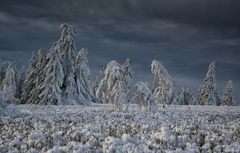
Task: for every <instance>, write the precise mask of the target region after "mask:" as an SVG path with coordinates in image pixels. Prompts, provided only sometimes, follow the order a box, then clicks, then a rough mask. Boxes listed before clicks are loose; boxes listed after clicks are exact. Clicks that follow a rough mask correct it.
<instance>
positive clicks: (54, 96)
mask: <svg viewBox="0 0 240 153" xmlns="http://www.w3.org/2000/svg"><path fill="white" fill-rule="evenodd" d="M44 71H45V72H46V78H45V80H44V84H43V85H42V86H41V94H40V95H39V98H40V99H41V100H40V102H39V104H41V105H62V104H64V103H63V99H62V95H61V94H62V90H61V87H62V85H63V78H64V73H63V68H62V65H61V63H60V60H59V56H58V55H57V54H53V55H52V58H51V59H50V61H49V62H48V64H47V66H46V67H45V69H44Z"/></svg>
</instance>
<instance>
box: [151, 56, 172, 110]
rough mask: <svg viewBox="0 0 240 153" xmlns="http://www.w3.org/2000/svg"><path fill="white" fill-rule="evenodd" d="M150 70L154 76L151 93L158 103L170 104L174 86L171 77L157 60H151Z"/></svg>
mask: <svg viewBox="0 0 240 153" xmlns="http://www.w3.org/2000/svg"><path fill="white" fill-rule="evenodd" d="M151 71H152V74H153V76H154V87H153V95H154V97H155V99H156V101H157V103H160V104H168V105H170V104H172V102H173V99H174V92H175V86H174V82H173V79H172V77H171V76H170V75H169V74H168V71H167V69H165V67H164V66H163V65H162V64H161V63H160V62H159V61H157V60H153V61H152V64H151Z"/></svg>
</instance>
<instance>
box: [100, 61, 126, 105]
mask: <svg viewBox="0 0 240 153" xmlns="http://www.w3.org/2000/svg"><path fill="white" fill-rule="evenodd" d="M122 79H123V70H122V66H121V65H120V64H119V63H117V62H116V61H111V62H110V63H108V64H107V65H106V66H105V67H104V69H103V78H102V80H101V81H100V83H99V86H98V88H97V89H96V97H97V98H98V99H100V100H101V101H102V102H105V103H108V102H109V99H108V94H109V92H111V90H112V88H113V86H114V85H115V83H116V81H117V80H122Z"/></svg>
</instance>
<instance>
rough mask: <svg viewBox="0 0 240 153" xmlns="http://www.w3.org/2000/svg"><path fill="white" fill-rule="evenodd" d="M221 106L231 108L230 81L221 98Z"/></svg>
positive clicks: (231, 89)
mask: <svg viewBox="0 0 240 153" xmlns="http://www.w3.org/2000/svg"><path fill="white" fill-rule="evenodd" d="M222 105H227V106H233V83H232V80H230V81H228V82H227V85H226V88H225V91H224V93H223V97H222Z"/></svg>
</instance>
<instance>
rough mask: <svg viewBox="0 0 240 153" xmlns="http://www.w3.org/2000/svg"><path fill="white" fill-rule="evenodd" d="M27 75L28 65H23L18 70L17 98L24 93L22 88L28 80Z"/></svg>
mask: <svg viewBox="0 0 240 153" xmlns="http://www.w3.org/2000/svg"><path fill="white" fill-rule="evenodd" d="M26 75H27V71H26V67H25V66H22V67H21V68H20V70H19V72H18V75H17V91H16V98H18V99H20V98H21V94H22V90H23V86H24V81H25V80H26Z"/></svg>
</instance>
